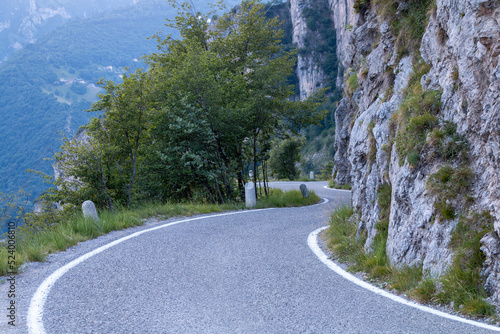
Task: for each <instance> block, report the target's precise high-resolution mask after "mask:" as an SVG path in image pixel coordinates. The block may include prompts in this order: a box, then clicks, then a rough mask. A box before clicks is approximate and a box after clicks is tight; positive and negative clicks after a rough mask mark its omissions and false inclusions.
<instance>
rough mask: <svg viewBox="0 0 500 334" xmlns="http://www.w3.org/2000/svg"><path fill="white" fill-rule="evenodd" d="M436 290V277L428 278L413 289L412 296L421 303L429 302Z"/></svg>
mask: <svg viewBox="0 0 500 334" xmlns="http://www.w3.org/2000/svg"><path fill="white" fill-rule="evenodd" d="M436 292H437V289H436V283H435V282H434V279H432V278H426V279H424V280H422V281H421V282H420V283H419V284H418V285H417V286H416V287H415V288H414V289H413V290H411V292H410V296H411V297H413V298H414V299H415V300H416V301H418V302H420V303H429V302H431V301H432V300H433V299H434V297H435V295H436Z"/></svg>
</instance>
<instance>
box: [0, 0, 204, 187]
mask: <svg viewBox="0 0 500 334" xmlns="http://www.w3.org/2000/svg"><path fill="white" fill-rule="evenodd" d="M198 7H200V8H202V9H205V10H206V9H207V7H208V6H207V4H206V3H204V2H203V3H200V6H198ZM173 13H174V12H173V10H172V8H171V7H170V5H169V4H168V2H158V1H142V2H139V3H137V4H136V5H135V6H130V7H128V8H125V9H122V10H115V11H111V12H107V13H103V14H99V15H97V16H94V17H91V18H85V19H84V18H81V19H74V20H70V21H68V22H67V23H66V24H64V25H62V26H60V27H59V28H57V29H55V30H53V31H51V32H50V33H48V34H46V35H45V36H43V37H40V38H39V39H38V41H37V42H36V43H34V44H28V45H27V46H26V47H25V48H24V49H21V50H20V51H18V52H17V53H16V54H14V55H13V56H11V57H10V59H9V60H8V61H7V62H4V63H3V64H2V65H1V66H0V92H1V94H0V114H1V115H2V118H1V119H0V131H1V133H2V135H1V136H0V155H1V156H2V159H1V160H0V185H2V186H1V189H0V191H12V190H17V189H18V187H22V188H24V189H26V190H28V191H33V192H34V193H40V191H42V190H43V189H45V188H44V185H43V184H42V181H41V180H40V178H39V177H36V176H33V175H27V174H26V173H25V171H26V170H27V169H28V168H30V169H35V170H41V171H43V172H46V173H49V174H52V171H51V164H52V163H53V162H52V161H50V160H44V159H46V158H50V157H52V156H53V154H54V153H55V151H56V150H57V149H58V147H59V145H60V141H59V139H60V138H61V136H62V134H61V132H64V133H65V134H66V135H68V136H71V135H73V134H74V133H75V131H76V130H77V129H78V127H79V126H80V125H83V124H85V123H86V122H88V120H89V119H90V115H89V114H88V113H86V112H85V109H88V108H89V107H90V104H91V102H93V101H95V100H96V93H97V92H98V90H99V89H98V88H97V87H96V86H95V85H94V84H95V83H96V82H97V80H98V79H99V78H101V77H105V78H108V79H113V80H115V81H120V76H121V74H122V73H123V68H122V67H124V66H127V67H130V68H131V69H132V70H133V69H134V68H135V67H136V66H142V65H141V64H142V62H141V61H140V59H139V58H140V57H141V56H142V55H144V54H149V53H151V52H153V51H155V50H156V42H155V41H154V40H151V39H148V37H151V36H152V35H153V34H155V33H156V32H158V31H161V30H163V28H165V27H164V23H165V18H167V17H172V15H173ZM164 33H167V31H164Z"/></svg>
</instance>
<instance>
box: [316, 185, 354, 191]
mask: <svg viewBox="0 0 500 334" xmlns="http://www.w3.org/2000/svg"><path fill="white" fill-rule="evenodd" d="M323 188H325V189H329V190H337V191H348V192H351V190H347V189H335V188H330V187H329V186H323Z"/></svg>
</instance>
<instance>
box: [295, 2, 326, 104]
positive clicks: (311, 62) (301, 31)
mask: <svg viewBox="0 0 500 334" xmlns="http://www.w3.org/2000/svg"><path fill="white" fill-rule="evenodd" d="M315 1H317V0H291V1H290V14H291V17H292V25H293V35H292V41H293V43H294V44H296V45H297V48H298V49H299V51H300V50H305V49H306V47H307V45H306V43H307V42H308V40H309V39H312V36H311V35H314V32H312V31H311V30H310V29H308V27H307V17H306V15H305V11H306V10H307V9H311V8H312V7H313V3H314V2H315ZM320 1H321V0H320ZM320 57H321V55H320V54H318V53H317V52H316V51H310V52H299V55H298V60H297V76H298V79H299V88H300V98H301V99H304V98H306V97H307V96H309V95H310V94H311V93H313V92H314V91H315V90H316V89H318V88H319V87H322V86H323V83H324V81H325V80H324V79H325V75H324V73H323V70H322V68H321V66H320V64H319V63H320V61H321V60H320Z"/></svg>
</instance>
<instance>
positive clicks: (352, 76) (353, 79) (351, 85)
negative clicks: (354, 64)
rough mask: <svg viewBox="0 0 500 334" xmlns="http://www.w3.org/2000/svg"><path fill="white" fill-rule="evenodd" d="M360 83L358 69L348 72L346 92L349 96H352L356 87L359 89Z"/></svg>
mask: <svg viewBox="0 0 500 334" xmlns="http://www.w3.org/2000/svg"><path fill="white" fill-rule="evenodd" d="M358 87H359V83H358V73H357V72H356V71H353V70H351V72H350V73H349V74H348V77H347V81H346V94H347V95H349V96H352V94H354V92H355V91H356V89H358Z"/></svg>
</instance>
